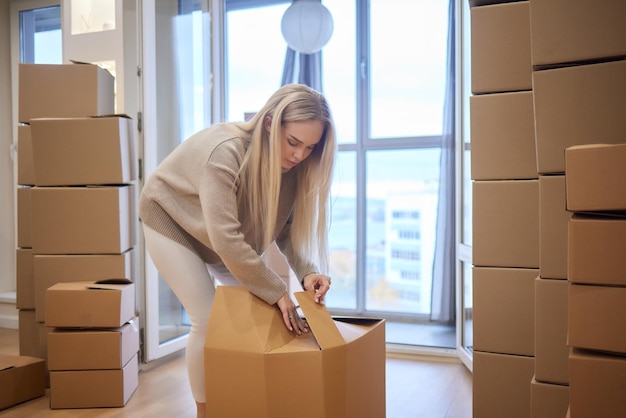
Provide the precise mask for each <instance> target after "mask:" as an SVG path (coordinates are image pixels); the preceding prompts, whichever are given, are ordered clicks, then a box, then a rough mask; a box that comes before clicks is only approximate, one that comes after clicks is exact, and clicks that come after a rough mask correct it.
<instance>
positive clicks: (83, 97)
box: [18, 63, 115, 123]
mask: <svg viewBox="0 0 626 418" xmlns="http://www.w3.org/2000/svg"><path fill="white" fill-rule="evenodd" d="M18 91H19V109H18V119H19V122H22V123H29V122H30V120H31V119H34V118H65V117H88V116H102V115H111V114H113V113H115V79H114V77H113V76H112V75H111V74H110V73H109V72H108V71H106V70H104V69H102V68H100V67H98V66H96V65H91V64H73V63H72V64H19V86H18Z"/></svg>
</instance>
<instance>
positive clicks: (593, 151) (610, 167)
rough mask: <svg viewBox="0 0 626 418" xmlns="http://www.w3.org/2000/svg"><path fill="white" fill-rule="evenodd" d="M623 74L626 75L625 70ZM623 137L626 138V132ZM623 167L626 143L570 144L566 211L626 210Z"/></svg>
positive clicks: (566, 174) (566, 162)
mask: <svg viewBox="0 0 626 418" xmlns="http://www.w3.org/2000/svg"><path fill="white" fill-rule="evenodd" d="M625 70H626V67H625ZM624 74H625V75H626V72H625V73H624ZM625 78H626V77H625ZM622 140H623V141H626V133H625V134H624V136H623V137H622ZM624 167H626V144H589V145H579V146H572V147H568V148H567V149H566V150H565V183H566V189H567V210H569V211H572V212H608V211H626V170H625V169H624Z"/></svg>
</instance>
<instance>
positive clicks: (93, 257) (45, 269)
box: [34, 248, 136, 322]
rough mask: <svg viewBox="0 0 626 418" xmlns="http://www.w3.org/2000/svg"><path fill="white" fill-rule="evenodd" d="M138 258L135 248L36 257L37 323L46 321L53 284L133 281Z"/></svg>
mask: <svg viewBox="0 0 626 418" xmlns="http://www.w3.org/2000/svg"><path fill="white" fill-rule="evenodd" d="M135 256H136V254H135V250H134V249H133V248H131V249H130V250H128V251H126V252H124V253H122V254H79V255H36V256H35V257H34V259H35V261H34V282H35V285H34V286H35V312H36V318H37V321H39V322H43V321H44V318H45V312H46V289H48V288H49V287H50V286H52V285H53V284H56V283H60V282H79V281H97V280H103V279H108V278H111V277H117V278H122V279H128V280H130V281H134V276H133V271H134V264H135V262H136V261H135Z"/></svg>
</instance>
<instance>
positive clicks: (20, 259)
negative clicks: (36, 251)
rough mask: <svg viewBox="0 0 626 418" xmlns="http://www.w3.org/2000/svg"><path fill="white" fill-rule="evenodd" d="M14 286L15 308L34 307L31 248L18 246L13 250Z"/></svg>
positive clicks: (33, 275)
mask: <svg viewBox="0 0 626 418" xmlns="http://www.w3.org/2000/svg"><path fill="white" fill-rule="evenodd" d="M15 264H16V266H15V273H16V278H15V287H16V301H15V307H16V308H17V309H35V274H34V262H33V250H31V249H30V248H18V249H17V250H16V251H15Z"/></svg>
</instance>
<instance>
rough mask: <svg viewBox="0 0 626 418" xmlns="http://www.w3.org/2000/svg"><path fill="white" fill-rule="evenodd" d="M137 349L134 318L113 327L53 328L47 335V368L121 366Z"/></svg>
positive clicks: (117, 367)
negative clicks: (95, 328)
mask: <svg viewBox="0 0 626 418" xmlns="http://www.w3.org/2000/svg"><path fill="white" fill-rule="evenodd" d="M138 351H139V328H138V326H137V324H136V323H135V322H134V321H130V322H129V323H127V324H125V325H123V326H121V327H119V328H115V329H98V330H88V329H68V328H55V329H54V330H53V331H52V332H50V333H49V334H48V369H49V370H51V371H52V370H106V369H121V368H122V367H124V365H125V364H126V363H128V361H129V360H130V359H131V358H132V357H133V356H135V355H136V354H137V352H138Z"/></svg>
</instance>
